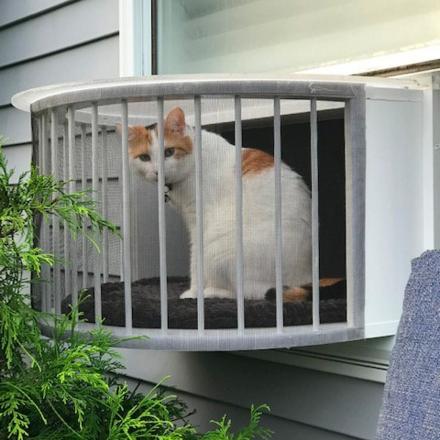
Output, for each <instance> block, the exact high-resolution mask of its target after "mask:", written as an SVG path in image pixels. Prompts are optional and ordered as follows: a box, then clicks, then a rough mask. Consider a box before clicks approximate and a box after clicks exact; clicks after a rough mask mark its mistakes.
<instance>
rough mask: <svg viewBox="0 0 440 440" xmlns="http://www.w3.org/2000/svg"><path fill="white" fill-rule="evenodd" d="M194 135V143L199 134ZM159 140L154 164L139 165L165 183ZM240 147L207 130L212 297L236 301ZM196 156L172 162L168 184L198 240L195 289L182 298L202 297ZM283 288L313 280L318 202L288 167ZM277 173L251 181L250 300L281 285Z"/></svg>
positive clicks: (246, 181) (247, 236)
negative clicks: (278, 280)
mask: <svg viewBox="0 0 440 440" xmlns="http://www.w3.org/2000/svg"><path fill="white" fill-rule="evenodd" d="M186 133H187V134H188V135H190V136H191V137H192V138H194V133H193V129H192V128H190V127H186ZM158 148H159V146H158V142H157V138H156V137H155V136H153V144H152V145H151V146H150V156H151V161H150V162H142V161H140V160H139V159H134V160H133V164H134V165H135V167H136V168H137V170H138V171H139V172H140V173H141V174H142V175H143V176H144V177H145V178H146V179H147V180H149V181H157V177H156V171H157V167H158V152H159V151H158ZM234 155H235V149H234V146H232V145H231V144H229V143H228V142H227V141H226V140H225V139H223V138H222V137H220V136H219V135H216V134H214V133H209V132H207V131H202V163H203V185H202V186H203V207H204V210H203V212H204V230H203V234H204V256H205V259H204V264H205V268H204V287H205V288H204V295H205V297H227V298H231V297H234V296H235V283H236V281H235V280H236V275H235V267H236V257H235V234H236V231H235V227H236V221H235V195H234V190H235V185H234V179H235V175H234V162H235V156H234ZM194 170H195V163H194V154H188V155H186V156H185V157H184V158H180V159H176V158H175V157H174V156H172V157H168V158H166V160H165V181H166V182H167V183H169V184H173V187H172V191H170V192H169V193H168V194H169V197H170V201H171V203H172V205H173V206H174V207H175V208H176V209H177V210H178V211H179V212H180V213H181V214H182V216H183V218H184V220H185V223H186V226H187V228H188V231H189V234H190V238H191V288H190V289H189V290H187V291H186V292H184V293H183V294H182V295H181V298H195V297H196V296H197V293H196V289H197V288H196V264H197V263H196V261H195V260H196V247H195V240H196V228H195V224H196V208H195V172H194ZM281 179H282V236H283V285H285V286H289V287H293V286H300V285H302V284H305V283H309V282H310V281H311V269H312V263H311V221H310V212H311V203H310V194H309V190H308V189H307V187H306V185H305V183H304V182H303V180H302V178H301V177H300V176H299V175H298V174H297V173H295V172H294V171H292V170H291V169H290V168H289V167H287V166H286V165H284V164H283V165H282V172H281ZM274 188H275V182H274V168H273V167H271V168H267V169H265V170H263V171H262V172H261V173H259V174H247V175H244V176H243V245H244V274H243V275H244V276H243V279H244V295H245V298H254V299H257V298H260V299H261V298H264V295H265V293H266V292H267V290H269V289H270V288H272V287H274V286H275V249H276V245H275V197H274Z"/></svg>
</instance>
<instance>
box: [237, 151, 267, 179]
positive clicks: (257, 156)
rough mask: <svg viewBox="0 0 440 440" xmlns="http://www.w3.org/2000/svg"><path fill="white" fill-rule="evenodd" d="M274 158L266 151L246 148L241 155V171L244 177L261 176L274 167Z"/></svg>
mask: <svg viewBox="0 0 440 440" xmlns="http://www.w3.org/2000/svg"><path fill="white" fill-rule="evenodd" d="M273 163H274V161H273V157H272V156H271V155H270V154H267V153H265V152H264V151H261V150H257V149H255V148H245V149H244V150H243V152H242V153H241V171H242V174H243V176H244V175H249V174H259V173H261V172H262V171H264V170H266V169H268V168H271V167H273Z"/></svg>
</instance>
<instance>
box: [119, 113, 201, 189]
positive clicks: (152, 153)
mask: <svg viewBox="0 0 440 440" xmlns="http://www.w3.org/2000/svg"><path fill="white" fill-rule="evenodd" d="M117 129H118V132H120V131H121V127H120V126H118V127H117ZM164 146H165V152H164V157H165V160H164V169H165V183H167V184H174V183H177V182H180V181H182V180H184V179H185V178H186V177H188V175H189V174H190V173H191V170H192V168H193V166H194V159H193V157H192V150H193V141H192V137H191V133H190V132H189V127H187V126H186V123H185V113H184V112H183V110H182V109H181V108H180V107H176V108H174V109H172V110H171V111H170V112H169V113H168V115H167V117H166V118H165V122H164ZM128 153H129V156H130V160H131V163H132V165H133V166H134V167H135V168H136V170H137V171H138V172H139V173H140V174H141V175H142V176H143V177H144V178H145V179H146V180H148V181H151V182H157V180H158V172H159V134H158V128H157V124H153V125H149V126H147V127H144V126H141V125H134V126H129V127H128Z"/></svg>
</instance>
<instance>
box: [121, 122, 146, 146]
mask: <svg viewBox="0 0 440 440" xmlns="http://www.w3.org/2000/svg"><path fill="white" fill-rule="evenodd" d="M144 131H145V127H142V126H141V125H139V126H137V125H129V126H128V142H129V143H132V142H134V141H136V140H138V139H140V138H141V137H142V136H143V135H144ZM116 133H118V134H119V136H122V125H121V124H116Z"/></svg>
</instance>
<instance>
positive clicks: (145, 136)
mask: <svg viewBox="0 0 440 440" xmlns="http://www.w3.org/2000/svg"><path fill="white" fill-rule="evenodd" d="M152 127H153V126H152ZM152 130H154V128H147V127H143V126H142V125H129V126H128V154H129V155H130V157H131V158H132V159H135V158H136V157H138V156H140V155H141V154H149V153H150V147H151V143H152V142H153V137H152V133H151V132H152ZM116 131H117V132H118V133H119V134H121V131H122V128H121V125H120V124H118V125H117V126H116Z"/></svg>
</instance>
